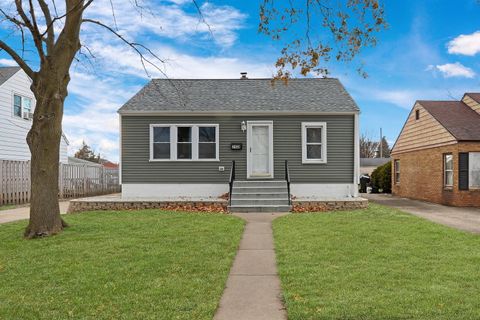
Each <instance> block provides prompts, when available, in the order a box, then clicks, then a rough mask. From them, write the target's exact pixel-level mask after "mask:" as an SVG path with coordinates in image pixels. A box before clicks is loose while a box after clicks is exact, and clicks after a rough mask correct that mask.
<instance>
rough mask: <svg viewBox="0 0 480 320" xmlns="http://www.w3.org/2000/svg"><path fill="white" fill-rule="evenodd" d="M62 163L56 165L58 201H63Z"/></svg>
mask: <svg viewBox="0 0 480 320" xmlns="http://www.w3.org/2000/svg"><path fill="white" fill-rule="evenodd" d="M63 185H64V184H63V163H61V162H60V163H59V165H58V189H59V190H60V199H63Z"/></svg>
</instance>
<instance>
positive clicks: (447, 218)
mask: <svg viewBox="0 0 480 320" xmlns="http://www.w3.org/2000/svg"><path fill="white" fill-rule="evenodd" d="M362 196H363V197H364V198H367V199H368V200H370V201H372V202H376V203H378V204H382V205H386V206H389V207H393V208H396V209H399V210H402V211H404V212H408V213H411V214H413V215H416V216H419V217H422V218H425V219H428V220H430V221H433V222H436V223H440V224H443V225H446V226H449V227H453V228H456V229H459V230H464V231H468V232H473V233H480V208H459V207H449V206H443V205H440V204H435V203H429V202H423V201H418V200H411V199H406V198H400V197H395V196H392V195H387V194H368V195H362Z"/></svg>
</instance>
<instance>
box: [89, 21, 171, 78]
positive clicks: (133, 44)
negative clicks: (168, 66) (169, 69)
mask: <svg viewBox="0 0 480 320" xmlns="http://www.w3.org/2000/svg"><path fill="white" fill-rule="evenodd" d="M83 22H89V23H93V24H96V25H98V26H100V27H103V28H105V29H107V30H108V31H110V32H111V33H113V34H114V35H115V36H116V37H117V38H119V39H120V40H121V41H123V42H124V43H126V44H127V45H128V46H129V47H130V48H132V49H133V50H134V51H135V52H136V53H137V54H138V55H139V57H140V61H141V63H142V66H143V69H144V70H145V73H146V74H147V75H148V76H149V77H150V73H149V72H148V70H147V67H146V65H145V63H147V64H149V65H151V66H152V67H154V68H155V69H157V70H158V71H159V72H160V73H161V74H162V75H164V76H165V77H166V76H167V75H166V74H165V72H164V71H163V70H162V69H160V68H159V67H158V66H157V65H156V64H155V63H153V62H152V61H150V60H149V59H148V58H146V57H145V55H144V54H143V53H142V51H141V50H140V49H139V48H141V49H143V50H145V51H146V52H148V53H149V54H150V55H151V56H152V57H154V58H155V59H157V60H158V61H160V62H161V63H165V61H164V60H163V59H161V58H160V57H159V56H157V55H156V54H155V53H154V52H153V51H152V50H150V49H149V48H147V47H146V46H144V45H143V44H140V43H136V42H131V41H129V40H127V39H126V38H125V37H124V36H122V35H121V34H120V33H118V32H117V31H115V30H114V29H113V28H112V27H109V26H107V25H106V24H104V23H102V22H100V21H97V20H92V19H83Z"/></svg>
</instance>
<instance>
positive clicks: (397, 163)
mask: <svg viewBox="0 0 480 320" xmlns="http://www.w3.org/2000/svg"><path fill="white" fill-rule="evenodd" d="M393 170H394V172H395V175H394V178H395V179H394V181H395V184H399V183H400V160H395V161H393Z"/></svg>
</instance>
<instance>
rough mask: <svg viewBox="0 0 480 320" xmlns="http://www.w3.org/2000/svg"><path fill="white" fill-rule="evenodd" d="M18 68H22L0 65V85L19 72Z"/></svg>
mask: <svg viewBox="0 0 480 320" xmlns="http://www.w3.org/2000/svg"><path fill="white" fill-rule="evenodd" d="M18 70H20V67H0V86H1V85H2V84H3V83H4V82H5V81H7V80H8V79H10V77H11V76H13V75H14V74H15V73H17V72H18Z"/></svg>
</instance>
